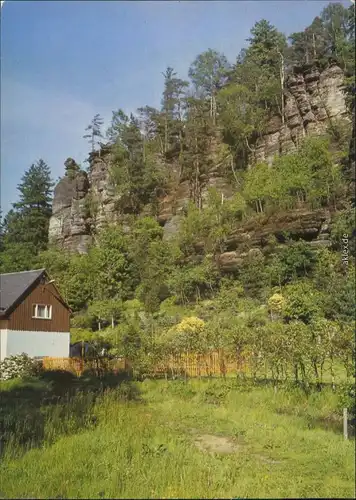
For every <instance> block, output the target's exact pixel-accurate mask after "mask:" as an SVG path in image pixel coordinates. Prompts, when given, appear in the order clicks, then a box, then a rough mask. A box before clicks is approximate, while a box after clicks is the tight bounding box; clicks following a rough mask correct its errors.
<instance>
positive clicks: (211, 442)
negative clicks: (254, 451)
mask: <svg viewBox="0 0 356 500" xmlns="http://www.w3.org/2000/svg"><path fill="white" fill-rule="evenodd" d="M194 443H195V445H196V446H197V447H198V448H199V450H201V451H205V452H208V453H235V452H236V451H238V450H239V448H240V446H239V445H238V444H237V443H235V442H234V441H232V439H230V438H228V437H224V436H214V435H211V434H203V435H200V436H197V437H196V438H195V440H194Z"/></svg>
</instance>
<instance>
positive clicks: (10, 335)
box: [0, 330, 70, 359]
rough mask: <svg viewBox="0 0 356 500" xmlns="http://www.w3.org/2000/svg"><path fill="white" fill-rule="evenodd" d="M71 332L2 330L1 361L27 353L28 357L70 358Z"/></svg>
mask: <svg viewBox="0 0 356 500" xmlns="http://www.w3.org/2000/svg"><path fill="white" fill-rule="evenodd" d="M69 343H70V335H69V332H29V331H16V330H1V352H0V359H4V358H5V357H7V356H11V355H15V354H21V353H23V352H24V353H26V354H27V355H28V356H31V357H35V356H50V357H55V358H67V357H69Z"/></svg>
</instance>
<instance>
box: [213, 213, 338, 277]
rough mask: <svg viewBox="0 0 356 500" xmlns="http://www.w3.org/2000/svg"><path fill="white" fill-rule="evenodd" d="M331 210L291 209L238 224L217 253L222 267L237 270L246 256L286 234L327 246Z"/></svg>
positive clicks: (275, 242) (227, 269) (275, 241)
mask: <svg viewBox="0 0 356 500" xmlns="http://www.w3.org/2000/svg"><path fill="white" fill-rule="evenodd" d="M330 221H331V214H330V212H329V211H328V210H324V209H319V210H304V209H298V210H293V211H290V212H288V213H286V214H284V215H276V216H273V217H270V218H268V217H264V218H260V219H259V220H257V219H256V220H251V221H249V222H248V223H247V224H245V225H242V226H241V227H239V228H238V229H237V230H236V231H235V232H234V233H233V234H231V235H230V237H229V238H228V240H227V241H226V244H225V246H226V250H227V251H226V252H223V253H221V254H220V255H218V256H217V258H216V260H217V264H218V266H219V267H220V269H221V270H222V271H226V272H231V271H234V270H237V269H238V268H239V267H240V266H241V265H242V264H243V262H244V259H245V258H246V257H250V256H251V254H252V253H256V252H261V250H262V252H263V251H264V249H266V248H267V247H268V245H270V244H271V238H273V239H274V244H277V245H278V243H279V244H282V243H283V242H284V241H285V240H286V239H287V238H290V239H293V240H299V239H301V240H304V241H306V242H308V243H309V244H310V245H312V246H319V247H322V246H323V247H328V246H330V245H331V242H330V229H329V228H330Z"/></svg>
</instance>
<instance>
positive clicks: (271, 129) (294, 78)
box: [251, 64, 348, 163]
mask: <svg viewBox="0 0 356 500" xmlns="http://www.w3.org/2000/svg"><path fill="white" fill-rule="evenodd" d="M335 119H336V120H338V119H346V120H347V119H348V118H347V108H346V103H345V93H344V72H343V70H342V69H341V68H340V67H339V66H337V65H336V64H331V65H330V66H329V67H328V68H326V69H324V70H323V71H320V69H319V68H318V67H317V66H316V65H314V66H312V65H310V66H308V67H304V68H298V69H296V70H295V71H294V73H293V74H291V75H290V76H289V77H288V78H287V81H286V87H285V91H284V119H283V121H282V119H281V118H280V117H279V116H275V117H273V118H272V119H271V120H270V122H269V124H268V129H267V133H266V134H265V135H264V136H263V137H261V138H259V139H257V141H256V144H255V145H254V153H253V154H252V155H251V163H254V162H256V163H258V162H262V161H267V162H268V163H271V162H272V160H273V157H274V156H275V155H276V154H280V153H287V152H291V151H293V150H294V149H295V148H296V147H297V146H298V144H299V143H300V141H301V140H302V139H303V138H304V137H305V136H306V135H308V134H321V133H323V132H325V130H326V129H327V127H328V126H329V125H330V123H331V121H332V120H335Z"/></svg>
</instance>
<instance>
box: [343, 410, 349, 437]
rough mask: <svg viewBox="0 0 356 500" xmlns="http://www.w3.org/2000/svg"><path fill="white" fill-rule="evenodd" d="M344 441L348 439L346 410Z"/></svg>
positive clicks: (345, 414)
mask: <svg viewBox="0 0 356 500" xmlns="http://www.w3.org/2000/svg"><path fill="white" fill-rule="evenodd" d="M344 439H348V425H347V408H344Z"/></svg>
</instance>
